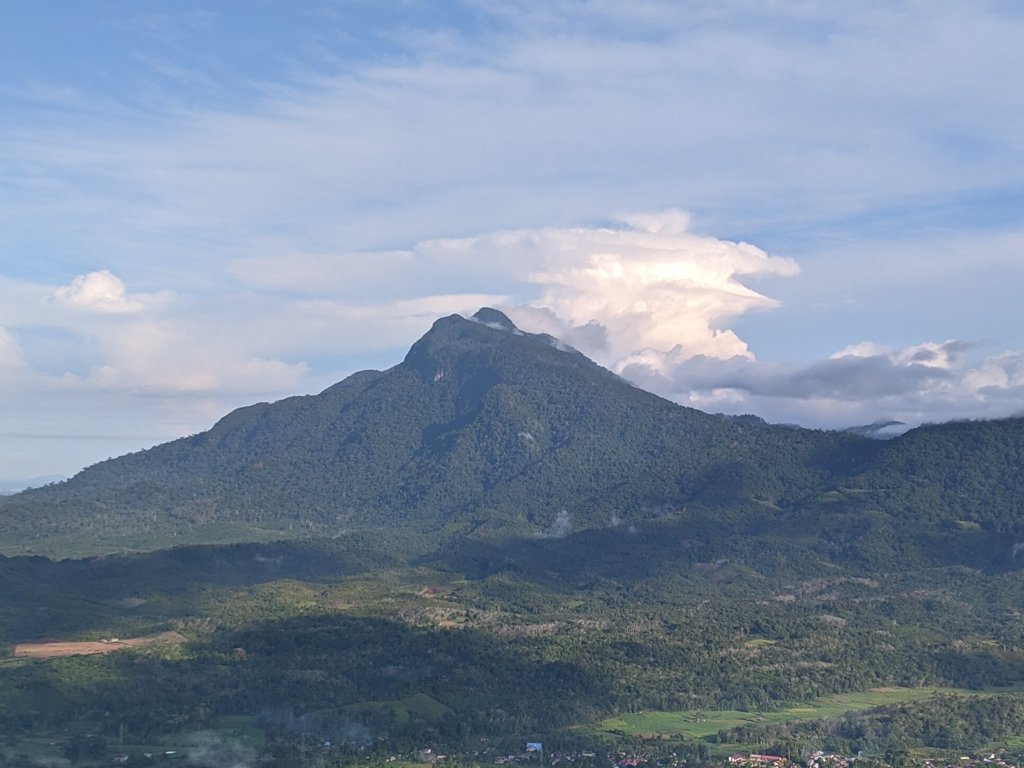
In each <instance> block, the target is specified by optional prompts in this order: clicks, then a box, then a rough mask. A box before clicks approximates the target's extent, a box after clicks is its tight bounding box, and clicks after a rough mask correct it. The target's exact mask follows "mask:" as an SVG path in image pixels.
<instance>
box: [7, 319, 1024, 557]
mask: <svg viewBox="0 0 1024 768" xmlns="http://www.w3.org/2000/svg"><path fill="white" fill-rule="evenodd" d="M1022 424H1024V422H1022V421H1021V420H1016V421H1014V420H1010V421H1006V422H991V423H985V424H974V423H963V424H951V425H945V426H938V427H927V428H922V429H919V430H914V431H911V432H910V433H908V434H906V435H904V436H903V437H901V438H899V439H897V440H894V441H891V442H889V443H883V442H879V441H874V440H870V439H868V438H864V437H860V436H857V435H853V434H848V433H836V432H823V431H815V430H805V429H798V428H792V427H783V426H772V425H768V424H765V423H764V422H762V421H760V420H759V419H755V418H742V419H735V418H729V417H725V416H716V415H710V414H706V413H702V412H700V411H697V410H694V409H691V408H685V407H682V406H679V405H676V404H674V403H671V402H669V401H667V400H664V399H662V398H659V397H657V396H655V395H652V394H650V393H647V392H644V391H642V390H639V389H637V388H635V387H633V386H632V385H630V384H629V383H628V382H626V381H624V380H622V379H621V378H619V377H617V376H616V375H614V374H612V373H610V372H609V371H607V370H605V369H603V368H601V367H600V366H598V365H596V364H595V363H593V362H592V361H590V360H588V359H587V358H585V357H584V356H583V355H581V354H579V353H578V352H576V351H574V350H571V349H568V348H566V347H564V346H563V345H561V344H559V343H558V342H557V341H556V340H555V339H553V338H551V337H549V336H545V335H534V334H526V333H523V332H521V331H519V330H518V329H517V328H516V327H515V326H514V325H513V324H512V323H511V322H510V321H509V320H508V318H506V317H505V316H504V315H502V314H501V313H499V312H496V311H494V310H487V309H485V310H481V311H480V312H479V313H477V315H475V316H474V317H473V318H471V319H465V318H462V317H460V316H457V315H453V316H450V317H446V318H442V319H440V320H438V321H437V322H436V323H435V324H434V326H433V327H432V328H431V330H430V331H429V332H428V333H427V334H426V335H425V336H424V337H423V338H421V339H420V340H419V341H418V342H416V344H414V345H413V347H412V348H411V349H410V351H409V353H408V355H407V356H406V358H405V360H404V361H403V362H402V363H400V364H399V365H396V366H395V367H393V368H391V369H389V370H387V371H383V372H380V371H364V372H361V373H357V374H355V375H353V376H350V377H349V378H347V379H345V380H344V381H342V382H340V383H339V384H336V385H334V386H332V387H330V388H329V389H327V390H325V391H324V392H322V393H320V394H319V395H314V396H303V397H293V398H289V399H286V400H283V401H280V402H277V403H273V404H266V403H262V404H258V405H253V406H250V407H247V408H242V409H239V410H237V411H234V412H232V413H230V414H228V415H227V416H226V417H224V418H223V419H222V420H221V421H219V422H218V423H217V424H216V425H214V427H213V428H212V429H210V430H209V431H207V432H204V433H202V434H198V435H195V436H192V437H188V438H183V439H181V440H176V441H173V442H171V443H167V444H164V445H160V446H157V447H155V448H153V449H151V450H148V451H142V452H140V453H135V454H131V455H128V456H124V457H121V458H118V459H112V460H109V461H105V462H102V463H100V464H97V465H95V466H92V467H90V468H88V469H86V470H84V471H83V472H81V473H79V474H78V475H77V476H76V477H74V478H72V479H71V480H69V481H68V482H65V483H61V484H59V485H54V486H48V487H46V488H41V489H36V490H32V491H27V492H24V493H22V494H19V495H17V496H14V497H10V498H7V499H3V500H0V547H2V549H0V551H6V552H8V553H19V552H43V553H51V554H52V553H58V554H60V553H62V552H67V553H72V554H85V553H98V552H103V551H115V550H119V549H125V548H127V549H155V548H159V547H160V546H165V545H167V544H169V543H175V542H188V541H204V540H206V541H254V540H265V539H267V538H275V537H280V536H283V535H293V536H294V535H305V534H310V533H314V534H317V535H325V534H326V535H338V534H342V533H345V532H349V531H353V530H369V529H384V530H398V529H400V530H402V531H404V532H406V533H408V532H419V533H421V534H429V535H430V536H433V537H434V540H435V541H440V540H448V539H452V538H457V537H460V536H463V535H469V536H471V537H472V538H475V539H481V538H482V539H491V538H494V537H495V536H498V537H503V536H506V535H514V536H523V535H525V536H559V535H564V534H565V533H567V532H568V531H570V530H581V529H590V528H607V527H612V526H614V525H616V524H618V523H620V522H621V523H626V524H633V523H639V522H642V521H646V520H655V519H663V518H669V519H673V518H678V519H680V520H681V521H684V522H685V520H686V519H690V518H692V517H693V516H694V515H697V516H702V515H703V516H710V518H709V519H712V520H714V519H720V520H722V521H723V522H724V521H728V520H733V521H735V520H742V521H745V522H744V523H743V526H745V528H743V530H749V531H751V532H752V533H754V532H756V531H758V530H763V529H765V527H766V526H767V527H768V528H772V529H773V530H776V531H777V532H783V531H785V529H786V527H787V526H801V533H802V534H807V533H810V534H812V535H813V536H819V537H821V538H822V540H823V541H824V542H826V543H827V544H828V547H829V548H830V550H831V551H832V552H833V553H834V555H835V556H837V557H846V556H850V557H854V558H860V559H861V560H863V561H864V562H869V561H871V560H872V558H874V557H876V556H882V557H884V556H888V555H887V554H886V552H890V551H891V550H892V548H891V547H889V549H888V550H885V551H882V550H878V548H877V547H875V545H874V544H873V543H872V541H873V540H874V539H873V538H872V537H874V538H879V539H886V538H891V536H892V535H893V531H897V532H898V535H899V536H912V537H917V538H916V539H915V541H916V542H917V543H920V542H921V541H924V546H925V547H926V548H927V547H931V546H947V545H948V544H949V542H947V541H946V540H945V538H944V537H947V536H953V537H954V539H955V541H954V544H955V545H956V548H957V549H958V550H959V549H964V547H962V546H961V545H960V543H957V542H960V540H961V539H963V536H962V535H961V534H963V532H965V531H966V532H968V533H972V532H979V531H980V532H982V533H984V532H986V531H987V532H994V531H997V530H998V531H1000V532H1006V531H1008V530H1015V527H1016V519H1017V517H1018V516H1019V512H1020V509H1021V503H1022V499H1024V488H1022V485H1021V480H1020V472H1019V470H1020V468H1021V466H1022V465H1024V457H1022V456H1021V452H1022V450H1024V449H1022V447H1021V446H1022V445H1024V440H1022V439H1021V434H1022V429H1024V428H1022ZM922 525H924V526H925V528H924V529H922V528H921V526H922ZM808 526H810V528H808ZM897 529H898V530H897ZM732 530H734V531H735V530H736V526H735V525H733V526H732ZM924 534H927V536H925V539H927V540H925V539H921V536H922V535H924ZM928 536H932V538H928ZM936 536H937V537H938V538H935V537H936ZM957 537H959V538H957ZM864 542H867V543H868V546H867V549H865V546H864ZM972 542H973V543H972ZM72 543H73V546H72ZM982 543H983V542H981V539H980V538H979V537H977V536H975V537H974V538H973V539H972V540H971V542H968V544H969V546H966V549H964V551H967V550H969V551H970V553H973V554H971V555H970V556H971V557H974V556H975V555H976V554H977V551H979V548H980V547H981V545H982ZM69 547H71V549H68V548H69ZM876 550H877V551H876Z"/></svg>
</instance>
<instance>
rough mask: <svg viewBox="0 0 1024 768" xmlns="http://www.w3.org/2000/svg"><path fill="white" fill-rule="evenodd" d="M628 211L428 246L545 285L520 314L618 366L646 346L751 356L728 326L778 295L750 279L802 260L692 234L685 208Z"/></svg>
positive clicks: (793, 269)
mask: <svg viewBox="0 0 1024 768" xmlns="http://www.w3.org/2000/svg"><path fill="white" fill-rule="evenodd" d="M625 218H626V221H627V224H626V225H624V226H619V227H617V228H610V227H609V228H600V229H597V228H593V229H584V228H574V229H560V228H547V229H540V230H520V231H503V232H495V233H492V234H488V235H481V236H478V237H474V238H466V239H460V240H437V241H431V242H429V243H424V244H422V245H421V246H419V247H418V250H423V251H425V252H426V253H427V254H428V255H430V256H431V257H432V258H433V260H434V261H435V262H447V263H449V264H453V263H458V262H462V263H470V262H473V261H479V260H486V261H487V262H489V263H492V264H500V265H503V266H504V269H505V271H506V272H507V274H508V275H509V276H510V277H513V278H515V279H516V280H518V281H519V282H520V283H521V284H522V285H523V286H524V287H525V286H533V287H534V288H533V290H534V292H535V297H534V298H532V299H531V300H529V301H526V302H522V304H523V305H522V306H509V307H506V308H505V309H507V310H508V312H509V315H510V316H511V317H512V319H513V321H515V322H517V323H519V324H522V325H523V327H524V329H525V330H543V331H544V332H547V333H551V334H552V335H554V336H557V337H558V338H561V339H563V340H564V341H566V342H568V343H570V344H572V345H573V346H577V347H578V348H579V349H580V351H582V352H584V353H586V354H588V355H591V356H593V357H594V358H595V359H597V360H598V361H600V362H602V363H604V364H605V365H608V366H610V367H612V368H616V369H619V368H621V367H623V366H624V365H627V364H628V362H629V360H630V359H631V358H632V357H633V356H634V355H636V354H638V353H640V352H643V353H644V354H645V355H646V356H647V357H648V359H650V358H651V357H652V356H661V357H665V356H668V355H672V356H673V357H675V358H678V359H686V358H689V357H693V356H694V355H708V356H712V357H720V358H729V357H733V356H737V355H739V356H744V357H749V356H751V352H750V350H749V349H748V348H747V345H746V344H745V343H744V342H743V341H742V340H741V339H740V338H739V337H738V336H737V335H736V334H735V333H734V332H733V331H731V330H730V329H729V328H728V324H729V322H730V321H732V320H734V319H735V318H737V317H739V316H741V315H745V314H747V313H749V312H754V311H758V310H765V309H771V308H772V307H774V306H775V302H774V301H773V300H772V299H770V298H768V297H767V296H764V295H762V294H760V293H758V292H756V291H754V290H752V289H751V288H749V287H747V286H746V285H744V284H743V283H742V282H741V280H740V277H742V276H763V275H778V276H789V275H795V274H797V272H798V271H799V270H798V267H797V265H796V263H795V262H794V261H792V260H791V259H786V258H779V257H772V256H769V255H768V254H766V253H765V252H764V251H762V250H761V249H759V248H756V247H754V246H752V245H749V244H747V243H733V242H728V241H725V240H719V239H716V238H714V237H708V236H703V235H697V234H692V233H690V232H687V231H686V229H685V228H686V226H687V223H688V218H687V217H686V215H685V214H683V213H682V212H680V211H675V210H670V211H666V212H664V213H660V214H644V215H637V216H631V217H625ZM522 292H523V293H524V294H525V293H526V291H522Z"/></svg>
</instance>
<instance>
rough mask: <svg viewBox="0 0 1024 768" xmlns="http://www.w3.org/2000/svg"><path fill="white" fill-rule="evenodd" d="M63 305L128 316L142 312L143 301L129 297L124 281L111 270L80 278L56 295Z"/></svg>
mask: <svg viewBox="0 0 1024 768" xmlns="http://www.w3.org/2000/svg"><path fill="white" fill-rule="evenodd" d="M53 297H54V298H55V299H56V300H57V301H58V302H60V303H62V304H66V305H68V306H71V307H75V308H77V309H84V310H88V311H90V312H102V313H109V314H124V313H130V312H141V311H142V309H143V308H144V305H143V304H142V302H140V301H138V300H136V299H134V298H131V297H129V296H128V292H127V290H126V289H125V285H124V281H122V280H121V278H119V277H117V275H115V274H113V273H111V272H110V271H109V270H106V269H101V270H99V271H97V272H89V273H88V274H85V275H79V276H78V277H76V278H75V279H74V280H72V281H71V284H70V285H65V286H61V287H60V288H58V289H57V290H56V291H54V292H53Z"/></svg>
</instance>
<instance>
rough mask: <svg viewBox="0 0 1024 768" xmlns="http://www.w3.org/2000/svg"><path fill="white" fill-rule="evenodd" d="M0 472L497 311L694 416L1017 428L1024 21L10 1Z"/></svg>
mask: <svg viewBox="0 0 1024 768" xmlns="http://www.w3.org/2000/svg"><path fill="white" fill-rule="evenodd" d="M4 20H5V23H4V24H2V25H0V50H2V51H3V53H0V57H2V59H0V60H2V62H3V67H2V68H0V90H2V94H3V103H4V109H3V110H2V111H0V227H2V230H0V231H2V233H3V237H2V238H0V403H2V405H0V461H2V465H0V478H4V479H17V478H28V477H33V476H39V475H50V474H55V473H60V474H72V473H74V472H75V471H77V470H78V469H80V468H81V467H83V466H85V465H87V464H91V463H94V462H95V461H98V460H102V459H104V458H107V457H108V456H115V455H120V454H123V453H125V452H128V451H131V450H137V449H139V448H142V447H146V446H149V445H153V444H156V443H159V442H164V441H166V440H170V439H173V438H175V437H179V436H181V435H184V434H190V433H194V432H197V431H200V430H202V429H205V428H207V427H208V426H210V425H211V424H212V423H213V422H214V421H215V420H216V419H217V418H219V417H220V416H222V415H223V414H224V413H226V412H227V411H229V410H230V409H232V408H234V407H237V406H240V405H245V404H249V403H251V402H255V401H259V400H274V399H278V398H281V397H284V396H287V395H291V394H297V393H308V392H316V391H319V390H321V389H323V388H325V387H326V386H328V385H329V384H331V383H333V382H335V381H337V380H339V379H341V378H343V377H344V376H346V375H348V374H350V373H352V372H354V371H356V370H359V369H363V368H369V367H373V368H386V367H389V366H390V365H393V364H395V363H397V362H398V361H399V360H401V358H402V356H403V355H404V352H405V349H406V348H407V347H408V346H409V345H410V344H411V343H412V342H413V341H414V340H415V339H416V338H418V337H419V336H420V335H421V334H422V333H423V332H425V331H426V330H427V328H429V326H430V324H431V323H432V322H433V320H434V319H436V318H437V317H439V316H442V315H446V314H450V313H453V312H458V313H462V314H465V315H469V314H472V312H474V311H475V310H476V309H478V308H479V307H481V306H494V307H497V308H499V309H501V310H503V311H505V312H506V313H507V314H508V315H509V316H510V317H511V318H512V319H513V320H514V321H515V322H516V323H517V324H518V325H519V326H520V327H522V328H523V329H524V330H527V331H543V332H547V333H551V334H553V335H555V336H558V337H560V338H562V339H563V340H565V341H566V342H568V343H569V344H572V345H573V346H575V347H576V348H578V349H579V350H580V351H582V352H584V353H585V354H587V355H588V356H590V357H592V358H593V359H595V360H597V361H598V362H600V363H602V364H603V365H606V366H608V367H610V368H612V369H613V370H616V371H618V372H620V373H622V374H623V375H624V376H626V377H627V378H629V379H631V380H632V381H634V382H636V383H637V384H638V385H640V386H642V387H644V388H647V389H650V390H652V391H655V392H657V393H659V394H662V395H665V396H667V397H670V398H672V399H674V400H676V401H678V402H681V403H684V404H687V405H693V406H695V407H698V408H701V409H703V410H707V411H713V412H715V411H721V412H727V413H756V414H758V415H760V416H762V417H764V418H766V419H768V420H769V421H778V422H795V423H799V424H804V425H807V426H823V427H845V426H850V425H856V424H865V423H870V422H874V421H877V420H885V419H894V420H899V421H903V422H906V423H908V424H918V423H921V422H925V421H944V420H948V419H955V418H995V417H1002V416H1008V415H1012V414H1016V413H1020V412H1022V411H1024V323H1022V322H1021V319H1022V313H1021V310H1020V308H1019V304H1020V299H1019V293H1020V286H1022V285H1024V222H1022V220H1021V215H1020V212H1021V211H1022V210H1024V146H1022V143H1024V101H1022V100H1021V99H1020V98H1019V96H1018V93H1019V84H1018V83H1017V78H1018V74H1017V73H1019V72H1020V71H1022V70H1024V51H1022V49H1021V46H1020V44H1019V41H1020V39H1021V37H1022V33H1024V10H1021V9H1020V8H1018V7H1017V6H1016V5H1013V4H1008V3H1005V2H998V1H997V0H989V1H988V2H979V3H973V4H971V5H970V6H966V5H965V4H962V3H951V2H939V3H930V4H922V3H918V2H912V1H911V0H898V1H897V2H885V3H883V2H868V3H861V4H858V6H857V7H856V8H853V7H842V8H841V7H837V6H836V5H835V4H834V3H825V2H823V1H821V0H810V1H808V2H783V3H774V4H769V5H767V6H766V5H764V4H760V3H751V2H749V1H748V0H725V1H724V2H722V1H721V0H715V1H714V2H712V0H698V1H697V2H693V3H687V4H679V3H674V2H668V1H664V2H662V1H660V0H642V1H641V2H614V1H613V0H590V1H584V0H575V1H572V2H570V1H569V0H555V1H554V2H549V3H544V4H542V5H540V4H536V3H529V2H519V1H516V0H512V1H511V2H507V3H501V4H486V3H479V2H475V1H473V0H466V1H464V2H452V3H446V4H436V3H428V2H420V1H418V0H407V1H404V2H394V3H369V2H310V3H306V4H303V6H302V7H301V8H296V7H295V6H294V4H288V3H284V2H281V1H280V0H265V1H264V2H260V3H249V2H241V1H240V0H234V1H228V2H217V3H212V2H209V0H205V1H201V0H187V1H186V2H175V3H170V2H157V3H151V4H147V5H146V7H145V8H141V7H140V6H138V5H137V4H134V3H129V2H126V0H105V1H103V2H95V3H88V4H84V3H75V2H70V1H68V2H58V3H51V4H48V5H47V6H46V7H45V8H44V7H41V6H38V5H34V4H28V3H25V4H17V5H15V6H13V7H11V8H7V9H5V10H4Z"/></svg>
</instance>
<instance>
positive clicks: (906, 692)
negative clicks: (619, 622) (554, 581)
mask: <svg viewBox="0 0 1024 768" xmlns="http://www.w3.org/2000/svg"><path fill="white" fill-rule="evenodd" d="M940 694H947V695H956V696H970V695H977V694H978V692H977V691H968V690H964V689H959V688H873V689H871V690H868V691H862V692H859V693H841V694H836V695H833V696H823V697H821V698H819V699H815V700H814V701H812V702H809V703H807V704H798V705H794V706H790V707H786V708H785V709H780V710H776V711H773V712H740V711H737V710H719V711H710V710H708V711H685V712H638V713H635V714H624V715H620V716H618V717H612V718H608V719H607V720H604V721H602V722H601V723H599V724H598V725H597V726H594V727H593V728H590V729H588V730H589V731H590V732H591V733H595V734H599V733H604V734H621V735H626V736H680V735H681V736H686V737H688V738H691V739H705V738H707V737H708V736H712V735H714V734H716V733H718V732H719V731H726V730H729V729H732V728H738V727H739V726H743V725H766V724H767V725H773V724H777V723H788V722H794V721H797V722H798V721H809V720H821V719H824V718H830V717H839V716H840V715H843V714H846V713H847V712H861V711H864V710H867V709H874V708H875V707H884V706H888V705H891V704H905V703H908V702H912V701H920V700H921V699H927V698H930V697H932V696H937V695H940Z"/></svg>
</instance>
